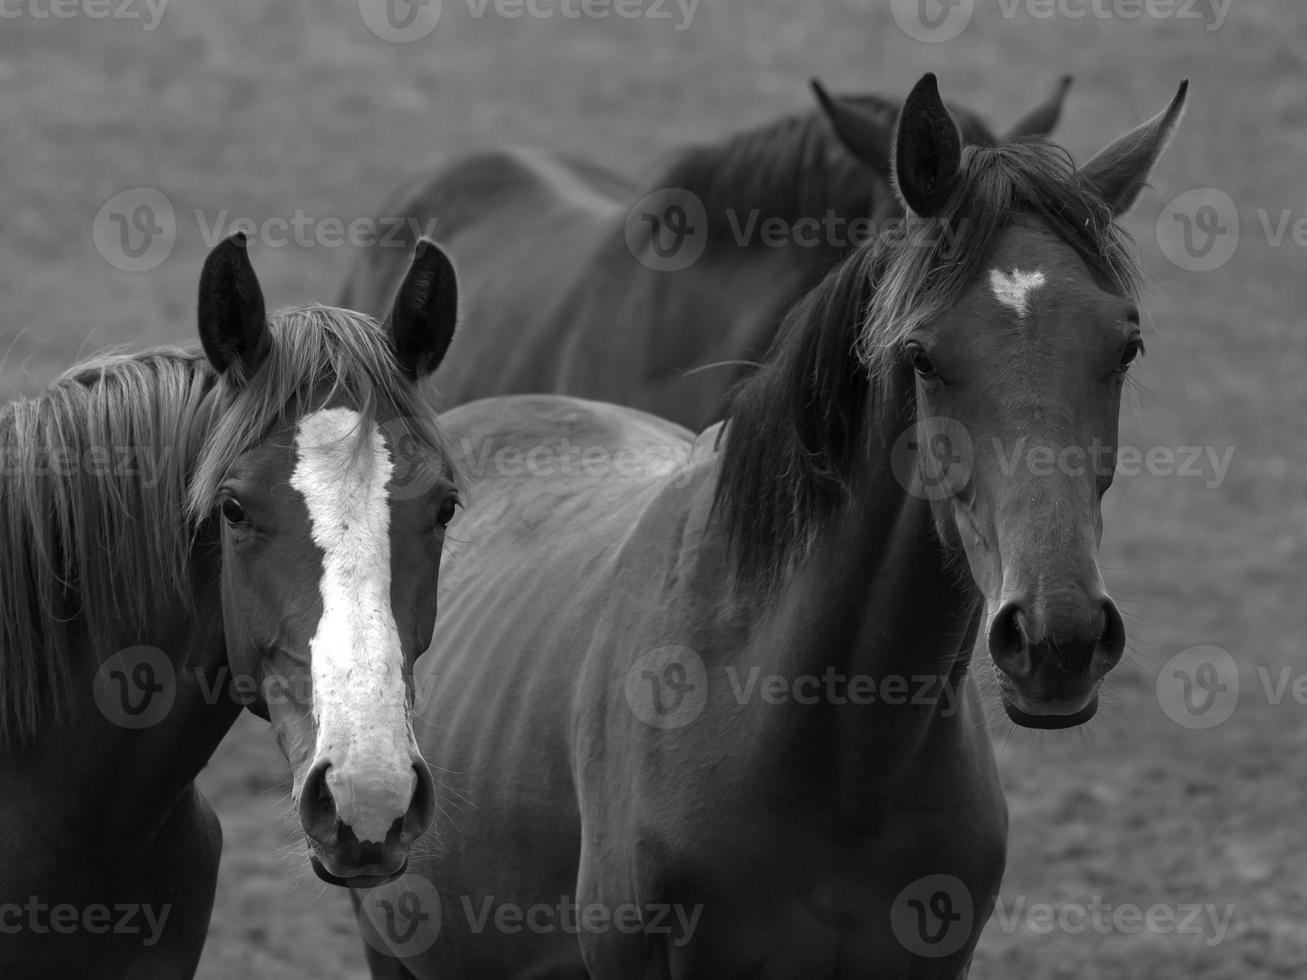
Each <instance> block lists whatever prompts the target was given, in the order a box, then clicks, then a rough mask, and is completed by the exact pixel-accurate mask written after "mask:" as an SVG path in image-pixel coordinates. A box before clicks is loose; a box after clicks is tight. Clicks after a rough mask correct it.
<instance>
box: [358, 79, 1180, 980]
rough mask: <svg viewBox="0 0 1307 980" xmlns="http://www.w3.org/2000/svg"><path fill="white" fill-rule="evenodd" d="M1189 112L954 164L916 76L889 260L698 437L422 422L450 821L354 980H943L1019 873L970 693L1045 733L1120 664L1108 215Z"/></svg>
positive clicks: (421, 665) (1116, 393) (1127, 311)
mask: <svg viewBox="0 0 1307 980" xmlns="http://www.w3.org/2000/svg"><path fill="white" fill-rule="evenodd" d="M1184 98H1185V89H1184V88H1183V87H1182V88H1181V91H1180V92H1179V93H1178V94H1177V95H1176V97H1175V99H1174V100H1173V101H1172V103H1171V104H1170V106H1169V107H1168V108H1167V109H1166V110H1165V111H1164V112H1163V113H1161V114H1160V115H1159V116H1157V117H1156V118H1155V119H1153V120H1152V121H1150V122H1148V123H1146V124H1144V125H1142V126H1141V127H1139V128H1138V129H1136V130H1134V131H1133V132H1131V133H1129V134H1127V135H1125V136H1123V137H1122V138H1121V139H1119V140H1117V141H1115V142H1113V143H1112V144H1110V145H1109V146H1108V147H1107V148H1105V149H1104V150H1102V151H1101V152H1100V153H1099V154H1098V155H1096V156H1095V157H1093V158H1092V159H1091V160H1089V161H1088V162H1087V163H1086V164H1085V165H1084V166H1082V167H1076V166H1075V165H1074V163H1073V162H1072V161H1071V159H1070V158H1069V156H1068V155H1067V154H1066V153H1065V152H1064V151H1063V150H1061V149H1060V148H1058V147H1056V146H1054V145H1053V144H1052V143H1050V142H1048V141H1046V140H1023V141H1018V142H1016V143H1012V144H1007V145H992V146H964V141H963V138H962V134H961V133H960V132H959V130H958V127H957V125H956V124H955V122H954V121H953V118H952V116H951V115H950V113H949V112H948V110H947V109H946V108H945V106H944V104H943V103H942V102H941V100H940V97H939V93H938V90H937V86H936V82H935V79H934V77H933V76H926V77H925V78H924V79H923V80H922V81H921V82H920V83H919V84H918V85H917V86H916V88H915V89H914V90H913V92H912V94H911V95H910V96H909V98H908V99H907V102H906V103H905V105H904V108H903V111H902V115H901V117H900V120H899V124H898V128H897V133H896V138H895V142H894V147H893V153H894V160H895V168H896V172H897V177H898V180H897V187H898V189H899V191H900V193H901V194H902V197H903V204H904V206H905V207H906V209H907V211H908V215H909V217H908V223H909V226H910V228H911V229H912V230H913V231H914V234H912V235H909V236H905V237H903V238H901V239H897V240H893V241H884V242H878V243H876V244H875V245H873V246H869V247H866V248H864V249H862V250H860V251H858V252H857V253H855V254H854V255H852V256H851V257H850V258H849V259H848V260H846V261H845V262H844V263H842V264H841V265H840V266H839V267H838V268H837V269H836V270H835V271H833V272H832V273H831V274H830V275H829V276H828V277H827V278H826V279H825V280H824V281H823V282H822V284H821V285H820V286H818V287H817V289H816V290H814V291H813V293H812V294H811V295H809V296H808V297H806V298H805V299H804V300H803V301H802V302H801V303H800V304H799V305H798V306H797V307H796V308H795V310H794V311H793V312H792V313H791V314H790V315H789V317H788V318H787V321H786V324H785V325H784V326H783V328H782V330H781V331H780V333H779V335H778V337H777V340H776V342H775V344H774V345H773V347H772V349H771V351H770V353H769V354H768V355H767V357H766V359H765V361H764V363H763V365H762V366H761V367H760V368H759V370H758V371H757V372H756V373H755V374H753V375H752V376H751V377H750V378H749V379H748V380H746V381H745V382H744V383H743V384H742V386H741V387H740V389H739V391H738V393H737V394H736V396H735V398H734V400H733V402H732V406H731V409H730V413H729V416H728V419H727V421H726V422H725V424H724V425H723V426H721V427H715V428H712V429H709V430H707V431H706V432H704V433H702V434H701V435H699V436H698V437H697V438H695V437H693V436H692V435H691V434H690V433H689V432H687V431H685V430H684V429H681V428H680V427H678V426H676V425H674V424H673V423H670V422H667V421H664V420H661V419H658V418H655V417H653V416H649V415H646V414H644V413H641V412H639V411H635V410H632V409H627V408H620V407H617V406H613V405H607V404H599V403H595V402H588V401H582V400H578V399H573V398H567V397H559V396H514V397H508V398H499V399H487V400H483V401H478V402H473V403H470V404H468V405H464V406H462V407H460V408H457V409H454V410H453V411H451V412H449V413H447V414H446V415H444V416H443V417H442V421H443V423H444V424H445V425H446V427H447V428H448V430H449V432H450V433H451V435H452V436H453V437H455V438H457V439H458V440H459V445H460V447H461V448H460V452H461V455H462V456H463V458H464V459H465V461H466V465H467V466H468V468H469V469H470V470H471V477H470V491H469V492H470V497H469V500H470V506H469V509H468V511H467V512H466V514H464V515H462V516H461V517H459V518H457V519H456V520H455V522H454V523H453V525H452V526H451V529H450V534H451V535H452V536H454V537H455V538H456V539H457V540H459V541H461V542H464V543H465V544H466V548H467V550H466V553H465V554H461V555H459V556H458V557H457V559H456V560H454V561H453V562H451V563H449V564H448V565H447V567H446V568H445V569H444V571H443V572H442V575H441V583H440V608H441V623H440V629H439V634H438V642H437V643H436V644H435V646H434V647H433V649H432V650H431V652H430V653H428V654H427V655H426V656H424V657H423V658H422V659H421V660H420V661H419V662H418V664H417V667H416V679H417V682H418V686H419V689H421V690H422V691H423V692H424V697H423V699H422V701H421V702H420V704H419V708H418V715H417V719H416V722H415V724H416V730H417V732H418V736H419V739H418V741H419V745H420V746H421V749H422V752H423V755H424V757H425V758H426V759H427V760H428V761H429V762H430V763H432V765H433V766H435V767H438V768H439V771H440V772H441V773H442V782H444V783H447V784H448V785H449V788H450V797H449V798H450V799H452V800H457V801H460V803H461V802H463V801H465V802H466V805H461V806H457V807H455V808H452V809H451V810H450V812H449V814H448V817H447V820H444V821H442V822H441V824H440V825H439V826H438V828H437V834H438V841H439V846H438V847H437V848H436V849H434V850H433V851H432V852H430V853H426V854H424V855H423V856H421V857H420V858H416V859H415V860H413V861H412V862H411V863H410V868H409V872H408V874H406V875H405V876H403V877H401V878H400V879H397V880H396V881H394V882H391V883H388V884H386V885H383V886H378V887H376V888H372V889H367V890H358V891H356V892H355V900H356V903H357V904H358V906H359V910H360V920H361V928H362V931H363V933H364V937H365V939H366V941H367V944H368V945H367V952H368V956H369V962H370V964H371V966H372V969H373V975H374V976H376V977H387V978H396V977H409V978H413V977H416V978H419V980H428V978H434V977H448V976H505V977H507V976H533V977H544V976H549V977H596V978H598V977H603V978H614V980H616V978H627V977H677V978H710V980H719V978H728V977H741V978H742V977H750V978H754V977H776V978H790V977H800V976H825V977H871V978H877V980H889V978H907V977H912V978H934V977H938V978H957V977H960V976H962V975H963V974H964V973H965V972H966V969H967V964H968V963H969V961H970V958H971V954H972V951H973V949H974V947H975V944H976V942H977V940H978V938H979V936H980V932H981V929H982V928H983V926H984V924H985V921H986V919H987V918H988V916H989V914H990V912H991V910H992V907H993V902H994V899H995V896H996V894H997V892H998V888H999V884H1000V881H1001V878H1002V874H1003V868H1004V863H1005V857H1006V848H1007V810H1006V804H1005V801H1004V798H1003V794H1002V788H1001V784H1000V782H999V778H998V774H997V772H996V767H995V764H994V758H993V753H992V750H991V747H990V743H989V739H988V736H987V733H986V717H985V714H984V711H983V705H982V702H981V700H980V693H979V692H980V685H979V684H978V682H977V680H976V675H977V674H983V675H989V674H991V673H992V675H993V676H994V677H996V678H997V681H996V682H994V683H992V684H990V685H989V686H990V687H991V688H992V689H993V690H994V692H995V693H996V694H997V696H998V698H1000V699H1001V701H1002V704H1003V706H1004V708H1005V709H1006V710H1007V712H1008V715H1009V716H1010V718H1011V719H1012V721H1014V722H1015V723H1016V724H1018V725H1023V726H1028V727H1034V728H1044V729H1050V728H1067V727H1072V726H1076V725H1080V724H1083V723H1084V722H1086V721H1087V720H1089V719H1090V718H1091V716H1092V715H1093V714H1094V712H1095V710H1096V706H1097V698H1098V692H1099V690H1100V687H1101V685H1102V684H1103V682H1104V677H1105V676H1106V675H1107V674H1108V672H1109V671H1110V670H1111V669H1112V667H1113V666H1114V665H1115V664H1116V663H1117V662H1118V660H1119V658H1120V657H1121V656H1122V652H1123V649H1124V645H1125V639H1126V637H1125V632H1124V629H1123V626H1122V621H1121V617H1120V614H1119V613H1118V611H1117V609H1116V606H1115V604H1114V603H1113V602H1112V600H1111V598H1110V597H1109V595H1108V593H1107V591H1106V588H1105V586H1104V583H1103V580H1102V576H1101V574H1100V571H1099V567H1098V563H1097V547H1098V542H1099V536H1100V533H1101V530H1102V515H1101V507H1100V501H1101V498H1102V496H1103V494H1104V493H1105V492H1106V491H1107V489H1108V487H1109V485H1110V484H1111V482H1112V469H1113V464H1114V459H1115V456H1114V453H1115V448H1114V447H1115V445H1116V440H1117V428H1118V413H1119V407H1120V399H1121V393H1122V389H1123V385H1124V384H1125V380H1126V377H1127V374H1128V372H1129V369H1130V365H1131V363H1132V362H1133V361H1134V359H1135V358H1136V356H1137V355H1138V354H1139V352H1140V350H1141V348H1142V341H1141V327H1140V316H1139V312H1138V309H1137V307H1136V300H1135V292H1136V287H1135V283H1136V276H1137V269H1136V267H1135V264H1134V261H1133V259H1132V255H1131V250H1130V249H1129V247H1128V240H1127V238H1126V236H1125V235H1124V233H1123V232H1122V231H1121V230H1120V229H1119V228H1118V227H1117V225H1116V223H1115V221H1114V219H1115V217H1116V216H1117V215H1119V214H1121V213H1122V212H1124V211H1125V210H1126V209H1128V208H1129V207H1130V206H1131V204H1132V203H1133V201H1134V200H1135V198H1136V196H1137V195H1138V193H1139V191H1140V188H1141V187H1142V186H1143V184H1144V181H1145V180H1146V178H1147V175H1148V173H1149V171H1150V169H1151V168H1152V166H1153V165H1154V163H1155V161H1156V159H1157V158H1158V156H1159V154H1160V153H1161V152H1162V150H1163V148H1164V146H1165V145H1166V143H1167V141H1168V140H1169V138H1170V136H1171V134H1172V132H1173V130H1174V128H1175V126H1176V123H1177V121H1178V119H1179V116H1180V113H1181V109H1182V106H1183V103H1184ZM613 326H614V329H615V330H620V329H621V326H622V325H621V324H614V325H613ZM1047 457H1051V458H1052V459H1053V460H1054V461H1055V462H1054V465H1052V466H1051V467H1050V466H1048V465H1047ZM1060 459H1066V460H1067V461H1068V465H1067V466H1064V467H1063V466H1058V465H1056V461H1057V460H1060ZM1095 460H1096V462H1093V461H1095ZM973 649H975V650H977V651H979V652H978V653H976V654H974V655H973ZM982 658H983V659H982Z"/></svg>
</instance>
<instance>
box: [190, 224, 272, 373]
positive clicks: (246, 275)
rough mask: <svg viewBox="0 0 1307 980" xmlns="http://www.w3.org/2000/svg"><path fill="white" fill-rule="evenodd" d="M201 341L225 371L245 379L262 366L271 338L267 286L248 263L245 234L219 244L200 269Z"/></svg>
mask: <svg viewBox="0 0 1307 980" xmlns="http://www.w3.org/2000/svg"><path fill="white" fill-rule="evenodd" d="M199 327H200V343H201V344H202V345H203V346H204V353H205V356H207V357H208V358H209V363H210V364H212V365H213V366H214V367H215V368H217V370H218V372H219V373H221V374H226V375H228V376H229V377H232V378H234V379H235V380H236V381H238V382H239V381H244V380H245V379H246V378H248V377H250V376H251V375H253V374H254V372H255V371H257V370H258V369H259V365H260V364H262V363H263V360H264V358H266V357H267V356H268V351H269V350H270V349H271V347H272V341H271V339H270V338H269V336H268V318H267V315H266V313H265V312H264V308H263V290H261V289H260V288H259V280H258V277H257V276H255V275H254V267H253V266H251V265H250V256H249V252H248V251H247V250H246V247H245V235H244V233H243V232H237V233H236V234H235V235H232V236H231V237H230V238H228V239H227V240H226V241H224V242H221V243H219V245H218V246H217V248H215V249H214V250H213V251H212V252H210V253H209V257H208V258H207V259H205V260H204V269H203V271H202V272H201V273H200V303H199Z"/></svg>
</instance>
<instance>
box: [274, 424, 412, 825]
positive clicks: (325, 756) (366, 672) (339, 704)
mask: <svg viewBox="0 0 1307 980" xmlns="http://www.w3.org/2000/svg"><path fill="white" fill-rule="evenodd" d="M360 423H361V419H360V416H359V414H358V413H357V412H354V411H351V410H349V409H345V408H328V409H323V410H321V411H318V412H315V413H313V414H312V415H309V416H307V417H306V418H304V419H303V420H302V421H301V422H300V424H299V429H298V431H297V433H296V438H295V449H296V464H295V470H294V472H293V473H292V474H291V479H290V482H291V486H292V487H293V488H294V489H295V490H297V491H298V492H299V493H300V494H301V496H303V498H304V503H305V505H306V507H307V508H308V514H309V524H310V528H311V531H312V535H313V543H314V544H316V545H317V546H318V547H319V548H321V549H322V581H321V584H320V591H321V597H322V618H321V620H319V621H318V628H317V632H316V633H314V635H313V638H312V640H311V641H310V642H309V651H310V655H311V657H312V676H313V714H314V720H315V721H316V723H317V728H318V744H317V751H316V753H315V760H314V761H315V762H320V761H326V762H328V763H329V764H330V766H331V768H330V769H329V770H328V771H327V785H328V788H329V789H330V791H331V795H332V798H333V799H334V800H335V803H336V812H337V815H338V816H339V817H340V820H341V822H342V823H344V824H345V825H346V826H348V827H350V828H351V829H352V830H353V831H354V835H355V836H356V837H357V838H358V839H359V840H360V841H365V842H366V841H372V842H382V841H384V840H385V838H386V833H387V831H388V830H389V829H390V826H391V824H392V823H393V822H394V821H395V820H396V819H399V818H401V817H403V816H404V814H405V812H406V811H407V809H408V805H409V802H410V801H411V800H412V798H413V792H414V789H415V787H416V784H417V776H416V774H415V773H414V772H413V762H412V753H411V750H410V744H411V739H412V733H411V729H410V727H409V718H408V704H407V691H406V689H405V685H404V673H403V650H402V648H401V646H400V641H399V631H398V629H397V628H396V626H395V617H394V614H393V613H392V612H391V608H390V506H389V499H388V492H387V489H386V484H387V481H389V479H390V475H391V471H392V469H393V464H392V463H391V459H390V454H389V453H388V452H387V451H386V445H385V443H384V442H383V441H382V438H381V434H380V433H379V432H378V431H377V430H376V429H375V428H373V430H372V431H371V432H368V433H366V434H365V435H364V436H363V439H362V446H363V451H362V452H358V453H357V454H356V452H355V450H356V448H357V447H358V446H359V444H360V443H359V436H360V434H359V426H360ZM369 450H370V451H369ZM301 778H302V777H301Z"/></svg>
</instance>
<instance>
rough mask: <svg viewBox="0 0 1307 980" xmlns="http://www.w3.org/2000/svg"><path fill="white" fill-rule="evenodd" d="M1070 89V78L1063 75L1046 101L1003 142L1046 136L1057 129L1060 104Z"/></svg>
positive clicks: (1060, 111) (1025, 116)
mask: <svg viewBox="0 0 1307 980" xmlns="http://www.w3.org/2000/svg"><path fill="white" fill-rule="evenodd" d="M1069 88H1071V76H1070V75H1063V76H1062V77H1061V79H1059V80H1058V83H1057V88H1056V89H1054V90H1053V94H1052V95H1050V96H1049V97H1048V98H1047V99H1045V100H1044V101H1043V102H1041V103H1040V104H1039V105H1037V106H1035V107H1034V108H1033V109H1031V110H1030V111H1029V112H1027V113H1026V114H1025V115H1024V116H1022V117H1021V119H1020V120H1019V121H1018V122H1017V123H1016V125H1014V126H1013V127H1012V128H1011V129H1009V130H1008V131H1007V135H1006V136H1004V137H1003V139H1004V140H1014V139H1018V138H1020V137H1022V136H1047V135H1048V134H1049V133H1051V132H1052V131H1053V130H1054V129H1056V128H1057V121H1058V120H1059V119H1060V118H1062V103H1063V102H1064V101H1066V93H1067V90H1068V89H1069Z"/></svg>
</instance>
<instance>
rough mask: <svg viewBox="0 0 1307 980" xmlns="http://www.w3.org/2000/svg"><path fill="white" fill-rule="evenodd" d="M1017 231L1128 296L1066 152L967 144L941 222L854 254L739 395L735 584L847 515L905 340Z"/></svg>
mask: <svg viewBox="0 0 1307 980" xmlns="http://www.w3.org/2000/svg"><path fill="white" fill-rule="evenodd" d="M1019 221H1037V222H1040V223H1042V224H1043V225H1045V226H1046V227H1048V228H1049V229H1050V230H1051V231H1052V232H1053V233H1054V234H1056V235H1057V236H1058V237H1059V238H1060V239H1062V240H1063V241H1064V242H1066V243H1067V244H1068V245H1069V246H1071V248H1073V249H1074V250H1075V251H1076V252H1077V253H1078V254H1079V255H1080V257H1081V258H1082V259H1083V260H1084V262H1085V264H1086V266H1087V267H1088V269H1089V271H1090V273H1091V275H1093V276H1094V277H1095V278H1096V279H1098V280H1099V281H1100V282H1101V283H1102V284H1103V285H1104V286H1105V287H1106V288H1109V289H1112V290H1114V291H1116V292H1117V293H1119V294H1120V295H1123V296H1133V295H1134V294H1135V292H1136V290H1137V284H1138V269H1137V266H1136V263H1135V259H1134V257H1133V254H1132V248H1131V242H1130V239H1129V237H1128V236H1127V235H1126V234H1125V232H1123V231H1122V230H1121V229H1120V228H1119V227H1117V225H1116V224H1114V222H1113V217H1112V212H1111V209H1110V208H1109V207H1108V205H1107V204H1106V203H1105V202H1104V201H1103V199H1102V198H1101V197H1100V196H1099V194H1098V192H1097V190H1096V189H1095V188H1094V187H1093V186H1092V185H1091V184H1090V183H1089V182H1088V181H1087V180H1085V179H1084V178H1083V177H1082V176H1081V174H1080V173H1079V172H1078V171H1077V170H1076V168H1075V165H1074V163H1073V162H1072V161H1071V159H1070V157H1069V156H1068V155H1067V154H1066V152H1065V151H1064V150H1062V149H1060V148H1059V147H1057V146H1055V145H1054V144H1052V143H1050V142H1048V141H1047V140H1043V139H1028V140H1021V141H1018V142H1014V143H1009V144H1004V145H997V146H969V147H967V148H966V149H965V150H964V151H963V158H962V172H961V175H960V180H959V182H958V186H957V188H956V190H955V191H954V194H953V196H952V197H951V198H950V200H949V202H948V204H947V205H946V207H945V209H944V212H943V214H942V215H941V216H940V217H938V218H935V219H931V220H929V221H926V220H924V219H920V218H916V217H912V218H909V219H908V223H907V229H908V232H909V234H907V235H905V236H901V237H900V238H898V239H897V240H895V239H891V240H884V241H880V242H878V243H876V244H874V245H869V246H867V247H865V248H863V249H862V250H861V251H859V252H857V253H855V254H853V255H851V256H849V258H848V259H847V260H845V262H843V263H842V264H841V265H840V266H838V267H837V268H836V269H835V270H833V271H832V272H831V273H830V275H829V276H827V278H826V279H825V280H824V281H823V282H822V283H821V284H820V285H819V286H818V287H817V288H816V289H815V290H813V291H812V293H810V294H809V295H808V296H807V297H805V298H804V299H803V300H802V301H801V302H800V303H799V304H798V305H797V306H796V307H794V309H793V310H791V312H790V313H789V314H788V316H787V317H786V319H785V323H784V325H783V326H782V328H781V331H780V333H779V334H778V335H777V339H776V341H775V343H774V344H773V347H772V349H771V351H770V353H769V354H768V356H767V359H766V362H765V364H764V365H763V367H762V368H761V369H759V370H758V372H757V373H756V374H754V375H753V376H752V377H750V378H748V379H746V380H745V381H744V382H743V383H742V384H741V385H740V386H739V387H738V388H737V389H736V391H735V392H734V394H733V397H732V400H731V404H730V409H729V412H728V418H729V422H728V425H727V427H726V429H724V430H723V432H724V435H723V438H724V441H725V448H724V451H723V458H722V469H721V475H720V477H719V480H718V485H717V490H716V497H715V501H714V507H715V510H716V512H717V513H718V515H719V518H720V520H722V521H723V522H724V523H723V526H724V528H725V531H726V535H727V539H728V541H729V543H730V547H731V548H732V550H733V553H734V555H735V558H736V563H737V573H738V576H739V578H740V580H741V581H755V582H759V583H762V584H765V585H768V586H770V585H774V584H775V583H776V582H778V581H779V580H780V578H781V577H782V576H783V574H784V573H785V571H786V570H787V569H788V568H790V567H791V566H792V564H793V563H794V562H795V561H797V560H799V559H801V558H802V557H803V556H804V554H806V551H807V548H808V546H809V544H810V542H811V540H812V538H813V535H814V533H815V532H816V530H817V529H818V528H819V527H820V526H822V523H823V522H824V521H825V520H826V519H828V518H830V517H832V516H833V515H834V514H835V513H836V512H837V511H838V510H839V509H840V508H842V507H844V506H845V505H846V502H847V500H848V495H849V489H850V484H851V481H852V479H853V477H854V474H855V471H856V468H857V464H858V462H859V460H860V459H861V458H862V453H863V451H864V450H865V447H867V446H868V445H869V444H870V442H871V440H872V437H873V436H881V435H885V434H886V433H877V432H873V431H872V429H873V428H874V427H875V426H876V425H877V424H880V425H881V426H882V427H890V426H895V425H898V424H907V422H908V421H909V420H907V419H902V420H896V419H895V417H894V411H895V409H896V407H897V406H894V405H893V404H892V398H893V392H894V391H895V386H894V384H893V383H892V382H893V380H894V375H895V372H901V371H903V370H904V369H903V368H902V367H901V366H900V362H899V360H898V352H899V350H900V345H901V342H902V340H903V339H904V338H905V337H906V336H907V335H908V334H909V333H911V332H912V331H913V330H915V329H917V328H918V327H919V326H920V325H921V324H923V323H927V322H930V321H931V320H933V319H935V318H937V317H938V316H940V315H941V314H942V313H944V312H945V311H947V310H948V309H949V308H951V307H952V306H953V305H955V304H956V303H957V302H958V301H959V300H960V298H961V297H962V294H963V292H964V291H965V290H966V289H967V287H968V286H970V284H971V283H972V282H974V281H975V280H976V278H977V276H979V275H980V274H981V271H982V267H983V264H984V262H985V261H986V259H987V257H988V256H989V255H990V253H991V251H992V250H993V248H994V246H995V245H996V243H997V239H998V236H999V235H1000V234H1001V233H1002V232H1003V231H1004V230H1005V229H1007V228H1008V227H1009V226H1011V225H1012V224H1014V223H1016V222H1019ZM941 230H948V231H949V232H955V233H956V235H955V236H954V235H951V234H942V233H940V232H941ZM900 390H901V389H900ZM873 395H875V396H876V397H874V398H873Z"/></svg>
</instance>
